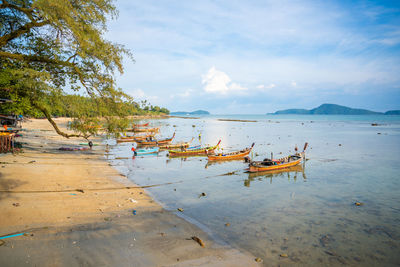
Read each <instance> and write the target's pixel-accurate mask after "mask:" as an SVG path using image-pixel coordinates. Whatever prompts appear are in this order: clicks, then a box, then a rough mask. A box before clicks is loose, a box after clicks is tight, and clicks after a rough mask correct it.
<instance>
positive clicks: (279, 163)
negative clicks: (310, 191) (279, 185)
mask: <svg viewBox="0 0 400 267" xmlns="http://www.w3.org/2000/svg"><path fill="white" fill-rule="evenodd" d="M307 145H308V143H305V144H304V149H303V152H296V154H294V155H290V156H287V157H284V158H280V159H264V160H263V161H250V164H249V168H248V169H247V170H248V171H249V172H265V171H274V170H280V169H285V168H290V167H293V166H296V165H298V164H300V163H301V162H302V161H303V160H304V158H305V150H306V148H307Z"/></svg>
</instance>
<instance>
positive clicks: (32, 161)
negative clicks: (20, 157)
mask: <svg viewBox="0 0 400 267" xmlns="http://www.w3.org/2000/svg"><path fill="white" fill-rule="evenodd" d="M34 162H36V160H31V161H29V162H28V163H34Z"/></svg>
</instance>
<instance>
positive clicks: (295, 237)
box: [111, 115, 400, 266]
mask: <svg viewBox="0 0 400 267" xmlns="http://www.w3.org/2000/svg"><path fill="white" fill-rule="evenodd" d="M218 118H229V119H248V120H257V122H234V121H219V120H217V119H218ZM371 123H378V126H371ZM151 124H152V125H154V126H161V133H162V136H163V137H169V136H171V135H172V134H173V132H174V131H175V132H176V138H175V141H189V140H190V139H191V138H192V137H195V140H194V141H193V144H198V143H199V140H198V135H199V133H201V143H202V144H216V143H217V142H218V140H219V139H221V140H222V143H221V147H222V148H224V151H229V150H238V149H242V148H244V147H248V146H250V145H251V143H252V142H255V143H256V145H255V147H254V150H253V152H252V154H251V156H252V158H253V159H259V160H261V159H263V158H266V157H270V155H271V152H273V153H274V157H276V158H278V157H280V156H286V155H287V154H289V153H292V152H293V150H294V147H295V145H297V146H298V147H299V148H302V147H303V144H304V142H308V143H309V145H310V146H309V148H308V149H307V151H306V152H307V153H306V157H307V158H308V161H306V162H305V164H304V165H303V166H299V167H298V168H296V169H293V170H291V171H290V172H278V173H264V174H263V175H258V176H253V175H250V174H248V173H246V172H245V168H246V167H247V164H245V163H243V162H241V161H231V162H223V163H217V164H207V159H206V158H204V157H191V158H171V159H170V158H168V157H167V152H162V153H160V154H159V155H158V156H144V157H136V158H134V159H132V158H129V159H123V160H113V163H114V164H115V165H117V166H118V168H119V170H120V171H121V172H123V173H125V174H127V175H128V177H129V178H130V179H131V180H132V181H134V182H135V183H136V184H139V185H153V184H163V183H172V184H169V185H162V186H157V187H152V188H149V189H148V192H149V193H150V194H151V195H152V196H153V197H154V198H155V199H157V200H158V201H159V202H160V203H162V204H163V205H164V207H165V208H166V209H170V210H176V209H177V208H183V209H184V215H185V216H188V217H190V218H192V219H194V220H195V221H197V222H199V223H200V224H201V225H203V226H205V227H206V228H208V229H209V231H210V232H211V233H212V235H214V236H215V238H216V239H219V240H222V241H224V242H226V243H229V244H230V245H231V246H233V247H237V248H239V249H242V250H248V251H250V252H251V253H253V254H254V255H255V256H256V257H261V258H263V259H264V263H265V264H266V265H268V266H276V265H308V266H310V265H314V266H321V265H331V266H336V265H342V264H346V265H356V266H395V265H397V266H398V265H399V264H400V253H399V252H400V204H399V203H400V116H383V115H382V116H318V115H314V116H308V115H303V116H293V115H282V116H276V115H271V116H265V115H226V116H222V115H220V116H206V117H201V118H200V119H180V118H170V119H164V120H153V121H151ZM130 147H131V144H119V145H115V146H113V149H112V151H111V152H112V154H113V156H114V157H131V156H132V154H131V151H130ZM281 153H282V155H281ZM111 157H112V156H111ZM232 172H234V173H233V174H232ZM203 192H204V193H206V196H205V197H200V194H201V193H203ZM355 202H362V203H363V205H362V206H356V205H354V203H355ZM226 223H229V226H226V225H225V224H226ZM281 254H287V256H288V257H287V258H286V257H280V255H281Z"/></svg>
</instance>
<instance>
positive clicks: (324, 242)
mask: <svg viewBox="0 0 400 267" xmlns="http://www.w3.org/2000/svg"><path fill="white" fill-rule="evenodd" d="M332 241H334V239H333V237H332V236H331V235H330V234H327V235H323V236H322V237H321V238H320V239H319V242H320V243H321V245H322V246H323V247H326V246H327V245H329V243H330V242H332Z"/></svg>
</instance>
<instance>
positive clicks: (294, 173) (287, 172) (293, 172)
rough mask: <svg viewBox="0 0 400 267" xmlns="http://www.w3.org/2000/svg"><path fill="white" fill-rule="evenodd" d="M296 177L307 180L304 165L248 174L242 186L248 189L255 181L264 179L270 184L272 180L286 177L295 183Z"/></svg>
mask: <svg viewBox="0 0 400 267" xmlns="http://www.w3.org/2000/svg"><path fill="white" fill-rule="evenodd" d="M298 175H302V177H303V180H304V181H305V180H306V179H307V177H306V174H305V164H299V165H296V166H293V167H290V168H287V169H282V170H275V171H265V172H251V173H248V178H247V179H245V180H244V186H246V187H250V184H251V182H252V181H254V180H255V179H257V180H259V181H262V180H263V179H264V178H265V179H269V181H270V184H272V178H278V177H287V178H288V181H289V182H290V181H291V180H292V179H293V181H294V182H296V181H297V177H298Z"/></svg>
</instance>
